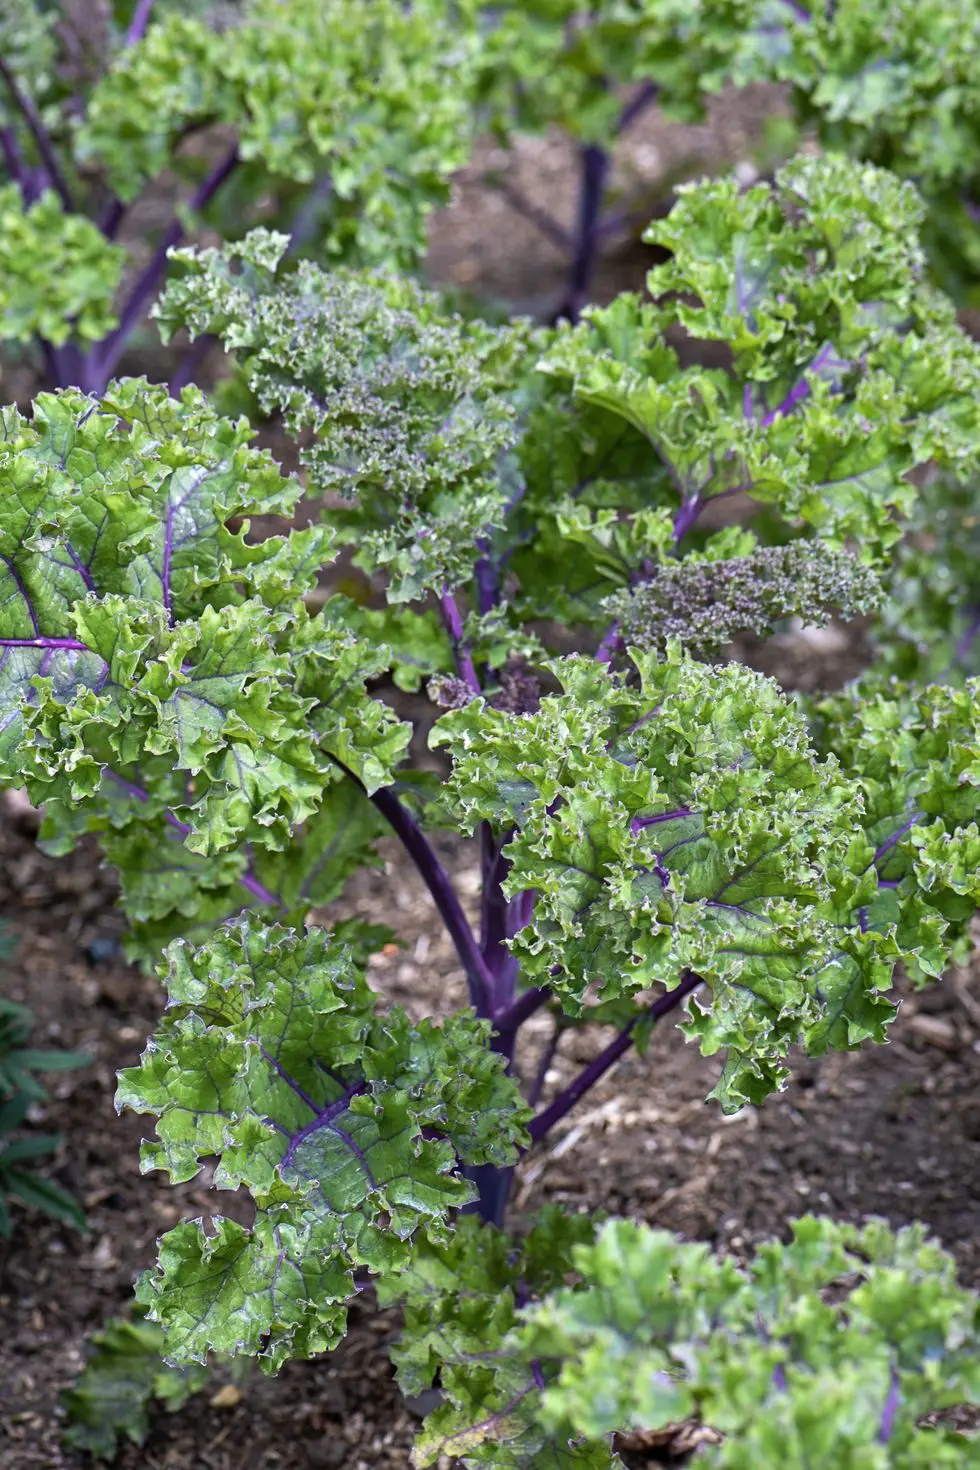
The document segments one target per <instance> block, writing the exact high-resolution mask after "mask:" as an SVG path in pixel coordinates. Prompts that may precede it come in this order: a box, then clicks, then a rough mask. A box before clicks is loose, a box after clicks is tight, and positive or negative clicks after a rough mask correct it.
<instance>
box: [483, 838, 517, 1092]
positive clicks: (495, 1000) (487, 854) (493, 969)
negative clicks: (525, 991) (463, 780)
mask: <svg viewBox="0 0 980 1470" xmlns="http://www.w3.org/2000/svg"><path fill="white" fill-rule="evenodd" d="M510 836H511V834H510V833H509V832H508V833H506V834H505V835H504V836H503V837H502V838H501V839H500V840H499V841H498V840H497V838H496V837H495V836H494V833H493V829H492V827H491V826H490V824H489V822H482V823H481V824H480V850H481V861H480V866H481V869H482V877H483V882H482V889H483V892H482V902H481V914H480V943H481V948H482V951H483V957H484V959H485V960H486V962H487V967H488V969H489V971H490V973H491V975H492V976H493V994H492V996H491V998H490V1005H491V1015H492V1016H497V1015H498V1014H499V1013H500V1012H501V1011H506V1010H507V1009H508V1007H509V1006H510V1005H511V1003H512V1001H513V999H514V990H515V988H516V986H517V969H518V964H517V960H516V959H515V957H514V956H513V955H512V954H511V952H510V950H509V949H508V948H507V941H508V939H509V938H510V937H511V933H512V932H513V919H514V904H513V903H511V902H509V901H508V899H507V898H505V896H504V890H503V885H504V881H505V880H506V877H507V873H508V870H509V868H510V863H509V862H508V860H507V858H505V857H504V855H503V848H504V847H505V846H506V844H507V842H508V841H509V840H510ZM515 1040H516V1037H515V1036H514V1035H513V1034H512V1033H507V1032H501V1031H500V1029H499V1028H498V1036H497V1037H496V1038H495V1041H494V1050H495V1051H499V1052H500V1053H501V1054H502V1055H503V1056H505V1057H506V1058H507V1061H508V1063H510V1062H511V1061H512V1060H513V1054H514V1041H515Z"/></svg>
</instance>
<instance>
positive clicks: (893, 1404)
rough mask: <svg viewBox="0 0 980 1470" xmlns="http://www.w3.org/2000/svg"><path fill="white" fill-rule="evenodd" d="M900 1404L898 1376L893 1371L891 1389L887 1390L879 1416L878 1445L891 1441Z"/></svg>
mask: <svg viewBox="0 0 980 1470" xmlns="http://www.w3.org/2000/svg"><path fill="white" fill-rule="evenodd" d="M900 1402H901V1393H900V1391H899V1385H898V1374H897V1373H895V1372H894V1371H893V1372H892V1381H891V1387H890V1388H889V1390H888V1397H887V1398H886V1399H885V1407H884V1411H883V1413H882V1416H881V1427H880V1429H879V1430H878V1443H879V1444H887V1443H888V1441H889V1440H890V1439H891V1437H892V1430H893V1429H894V1427H895V1415H896V1414H897V1413H898V1406H899V1403H900Z"/></svg>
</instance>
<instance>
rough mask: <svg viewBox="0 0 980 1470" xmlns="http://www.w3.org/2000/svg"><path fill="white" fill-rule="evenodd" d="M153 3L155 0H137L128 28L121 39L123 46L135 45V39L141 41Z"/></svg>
mask: <svg viewBox="0 0 980 1470" xmlns="http://www.w3.org/2000/svg"><path fill="white" fill-rule="evenodd" d="M155 4H156V0H139V4H138V5H137V7H136V9H135V10H134V11H133V18H132V20H131V21H130V22H129V30H128V31H127V32H126V36H125V39H124V41H123V45H124V46H135V45H136V42H137V41H142V39H143V35H144V32H145V31H146V27H147V25H148V23H149V19H150V16H151V15H152V13H153V7H154V5H155Z"/></svg>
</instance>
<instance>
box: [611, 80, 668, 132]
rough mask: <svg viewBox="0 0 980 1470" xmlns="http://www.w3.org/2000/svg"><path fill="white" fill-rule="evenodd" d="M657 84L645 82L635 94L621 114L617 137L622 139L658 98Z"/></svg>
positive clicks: (617, 125) (617, 126)
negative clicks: (627, 130)
mask: <svg viewBox="0 0 980 1470" xmlns="http://www.w3.org/2000/svg"><path fill="white" fill-rule="evenodd" d="M657 91H658V88H657V84H656V82H643V83H642V84H641V85H640V86H639V87H638V88H637V90H636V91H635V92H634V93H633V95H632V97H631V98H630V100H629V101H628V102H627V104H626V106H625V107H624V108H623V110H622V112H621V113H620V114H619V122H618V123H617V124H616V136H617V137H622V135H623V134H624V133H625V132H626V129H627V128H629V127H631V126H632V125H633V123H635V122H636V119H637V118H638V117H639V116H640V114H641V113H642V112H645V111H646V109H647V108H648V107H649V106H650V103H651V102H654V101H655V100H656V97H657Z"/></svg>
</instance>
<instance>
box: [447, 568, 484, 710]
mask: <svg viewBox="0 0 980 1470" xmlns="http://www.w3.org/2000/svg"><path fill="white" fill-rule="evenodd" d="M439 606H440V608H441V609H442V617H443V621H444V622H445V624H446V630H447V632H448V633H449V636H450V638H451V639H452V642H453V652H454V653H455V655H456V665H457V668H458V669H459V676H460V678H461V679H464V680H465V681H466V683H467V684H468V685H469V687H470V688H471V689H472V691H473V693H474V694H482V693H483V690H482V688H481V687H480V681H479V679H478V678H477V674H476V666H475V664H474V663H473V656H472V654H471V653H470V651H469V649H468V648H467V647H466V644H465V643H464V642H463V616H462V613H461V612H460V610H459V604H458V603H457V601H456V599H455V597H454V596H453V594H452V593H451V592H448V591H447V592H444V593H443V594H442V596H441V597H440V599H439Z"/></svg>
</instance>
